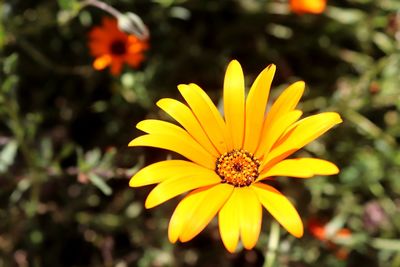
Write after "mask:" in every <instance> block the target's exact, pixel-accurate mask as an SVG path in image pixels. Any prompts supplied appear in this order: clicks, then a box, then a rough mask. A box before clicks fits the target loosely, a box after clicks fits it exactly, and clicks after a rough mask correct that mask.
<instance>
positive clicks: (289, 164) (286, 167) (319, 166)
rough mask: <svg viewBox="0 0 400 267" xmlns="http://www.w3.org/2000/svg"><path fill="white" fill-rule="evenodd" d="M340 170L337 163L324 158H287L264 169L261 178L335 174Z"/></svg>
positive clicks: (308, 176)
mask: <svg viewBox="0 0 400 267" xmlns="http://www.w3.org/2000/svg"><path fill="white" fill-rule="evenodd" d="M338 172H339V169H338V167H336V165H335V164H333V163H332V162H329V161H326V160H323V159H314V158H299V159H287V160H283V161H280V162H278V163H277V164H275V165H274V166H272V167H271V168H269V169H267V170H265V171H263V172H262V173H261V174H260V176H259V179H262V178H266V177H271V176H289V177H297V178H310V177H313V176H314V175H333V174H337V173H338Z"/></svg>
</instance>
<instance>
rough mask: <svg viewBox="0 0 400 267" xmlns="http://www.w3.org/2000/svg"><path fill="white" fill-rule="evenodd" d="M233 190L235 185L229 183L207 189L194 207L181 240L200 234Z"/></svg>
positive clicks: (187, 239)
mask: <svg viewBox="0 0 400 267" xmlns="http://www.w3.org/2000/svg"><path fill="white" fill-rule="evenodd" d="M232 191H233V186H231V185H229V184H218V185H216V186H213V187H212V188H210V189H209V190H207V191H206V193H205V196H204V199H203V200H202V201H201V202H200V203H199V205H197V206H196V207H193V209H194V212H193V214H192V217H191V218H190V219H188V220H187V221H186V225H185V226H184V229H183V230H182V234H181V235H180V236H179V240H180V241H182V242H186V241H189V240H191V239H192V238H193V237H195V236H196V235H198V234H199V233H200V232H201V231H202V230H203V229H204V228H205V227H206V226H207V224H208V223H209V222H210V221H211V220H212V218H214V216H215V214H217V212H218V211H219V210H220V209H221V207H222V206H223V205H224V204H225V202H226V200H227V199H228V198H229V196H230V195H231V194H232Z"/></svg>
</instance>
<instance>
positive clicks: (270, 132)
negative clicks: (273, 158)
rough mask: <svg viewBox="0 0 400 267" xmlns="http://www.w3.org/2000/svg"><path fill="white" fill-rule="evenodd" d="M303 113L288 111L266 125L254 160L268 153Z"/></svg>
mask: <svg viewBox="0 0 400 267" xmlns="http://www.w3.org/2000/svg"><path fill="white" fill-rule="evenodd" d="M302 114H303V113H302V112H301V111H300V110H293V111H289V112H288V113H286V114H284V115H283V116H281V117H279V118H276V119H275V120H273V121H271V122H270V124H269V125H268V126H267V125H266V124H264V125H265V127H264V129H263V133H262V135H261V140H260V145H259V147H258V148H257V151H256V154H255V156H256V158H263V157H264V155H265V154H267V153H268V152H269V150H270V149H271V147H272V146H273V145H274V143H275V142H276V141H277V140H278V139H279V137H281V135H282V134H283V133H284V132H285V131H286V129H287V128H288V127H289V126H290V125H292V124H293V123H294V122H295V121H297V120H298V119H299V118H300V117H301V115H302Z"/></svg>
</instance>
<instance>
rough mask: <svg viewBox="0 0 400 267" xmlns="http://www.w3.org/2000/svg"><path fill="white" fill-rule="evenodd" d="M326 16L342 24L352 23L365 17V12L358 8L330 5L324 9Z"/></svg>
mask: <svg viewBox="0 0 400 267" xmlns="http://www.w3.org/2000/svg"><path fill="white" fill-rule="evenodd" d="M326 14H327V16H329V17H330V18H331V19H333V20H336V21H338V22H340V23H343V24H354V23H357V22H361V21H364V20H365V19H366V17H365V13H364V12H362V11H361V10H358V9H350V8H338V7H333V6H330V7H329V8H328V9H327V10H326Z"/></svg>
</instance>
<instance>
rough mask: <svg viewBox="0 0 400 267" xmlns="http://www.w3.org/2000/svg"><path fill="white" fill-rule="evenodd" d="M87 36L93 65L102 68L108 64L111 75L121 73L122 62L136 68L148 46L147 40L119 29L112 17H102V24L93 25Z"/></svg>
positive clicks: (97, 68) (98, 68)
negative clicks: (98, 25) (93, 58)
mask: <svg viewBox="0 0 400 267" xmlns="http://www.w3.org/2000/svg"><path fill="white" fill-rule="evenodd" d="M89 38H90V40H89V49H90V53H91V54H92V56H94V57H95V58H96V59H95V60H94V62H93V67H94V68H95V69H96V70H103V69H105V68H106V67H108V66H110V68H111V73H112V74H113V75H118V74H119V73H121V69H122V65H123V64H124V63H126V64H128V65H130V66H132V67H134V68H137V67H138V66H139V64H140V63H141V62H142V61H143V60H144V55H143V52H144V51H145V50H147V48H148V43H147V40H145V41H142V40H140V39H138V38H137V37H136V36H134V35H128V34H126V33H124V32H122V31H120V30H119V29H118V24H117V21H116V20H115V19H112V18H103V21H102V25H101V26H100V27H94V28H93V29H92V30H91V31H90V33H89Z"/></svg>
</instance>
